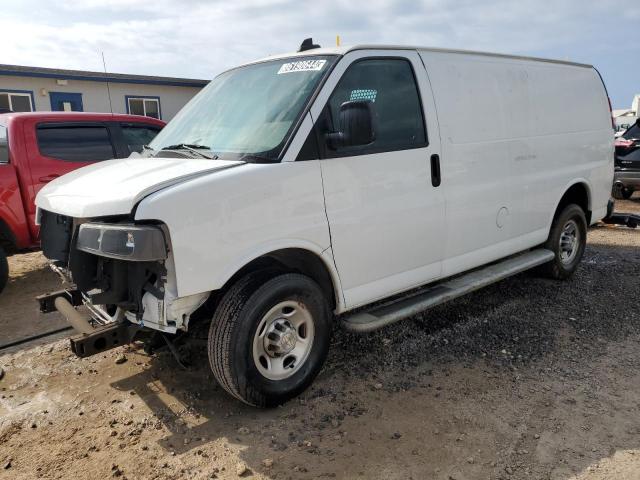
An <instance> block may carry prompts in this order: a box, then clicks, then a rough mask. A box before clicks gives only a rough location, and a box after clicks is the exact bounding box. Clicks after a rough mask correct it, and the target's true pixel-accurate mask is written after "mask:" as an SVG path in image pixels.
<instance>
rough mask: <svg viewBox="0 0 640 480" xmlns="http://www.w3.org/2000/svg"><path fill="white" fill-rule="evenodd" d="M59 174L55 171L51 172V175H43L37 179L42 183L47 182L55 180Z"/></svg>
mask: <svg viewBox="0 0 640 480" xmlns="http://www.w3.org/2000/svg"><path fill="white" fill-rule="evenodd" d="M59 176H60V175H58V174H57V173H52V174H51V175H45V176H44V177H40V178H39V179H38V180H39V181H40V182H42V183H49V182H50V181H52V180H55V179H56V178H58V177H59Z"/></svg>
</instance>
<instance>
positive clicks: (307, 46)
mask: <svg viewBox="0 0 640 480" xmlns="http://www.w3.org/2000/svg"><path fill="white" fill-rule="evenodd" d="M314 48H320V45H317V44H315V43H313V38H311V37H309V38H305V39H304V40H303V41H302V43H301V44H300V49H299V50H298V52H305V51H307V50H313V49H314Z"/></svg>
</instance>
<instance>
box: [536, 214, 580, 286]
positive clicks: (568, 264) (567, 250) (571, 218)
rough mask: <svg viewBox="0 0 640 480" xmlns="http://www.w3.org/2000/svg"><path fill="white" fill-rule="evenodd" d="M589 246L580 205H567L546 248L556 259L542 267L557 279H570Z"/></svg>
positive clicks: (553, 226) (559, 216)
mask: <svg viewBox="0 0 640 480" xmlns="http://www.w3.org/2000/svg"><path fill="white" fill-rule="evenodd" d="M586 244H587V220H586V218H585V215H584V211H583V210H582V208H580V207H579V206H578V205H575V204H569V205H567V206H566V207H565V208H564V209H563V210H562V211H561V212H560V214H559V215H558V216H557V217H556V218H555V219H554V221H553V224H552V225H551V231H550V233H549V238H548V239H547V242H546V243H545V245H544V248H546V249H548V250H551V251H552V252H553V253H554V254H555V257H554V259H553V260H552V261H550V262H549V263H547V264H545V265H543V266H542V270H543V272H544V273H545V274H546V275H547V276H549V277H551V278H556V279H565V278H568V277H570V276H571V275H572V274H573V272H575V270H576V268H578V264H579V263H580V260H582V256H583V255H584V249H585V247H586Z"/></svg>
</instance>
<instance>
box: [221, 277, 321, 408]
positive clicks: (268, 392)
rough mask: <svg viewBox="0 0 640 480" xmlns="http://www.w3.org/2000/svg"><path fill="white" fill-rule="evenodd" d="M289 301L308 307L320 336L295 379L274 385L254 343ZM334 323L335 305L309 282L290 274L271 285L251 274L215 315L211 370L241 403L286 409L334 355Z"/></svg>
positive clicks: (269, 281)
mask: <svg viewBox="0 0 640 480" xmlns="http://www.w3.org/2000/svg"><path fill="white" fill-rule="evenodd" d="M286 301H294V302H298V303H299V304H301V305H303V306H304V307H305V309H306V313H305V314H310V315H311V319H312V322H313V328H314V334H313V339H312V340H311V346H310V347H309V348H310V350H308V353H307V354H306V357H305V360H304V361H301V362H300V365H299V366H296V370H295V373H293V374H292V375H291V376H289V377H288V378H284V379H278V380H273V379H269V378H267V377H266V376H265V375H263V373H261V372H260V370H258V367H257V365H256V364H257V363H258V362H259V361H260V359H258V360H254V349H255V347H254V341H255V340H254V339H255V338H256V332H257V328H258V326H259V325H260V324H261V322H262V321H263V318H264V317H265V316H266V315H267V314H268V312H269V311H270V310H272V309H273V308H274V307H275V306H277V305H279V304H280V303H282V302H286ZM331 321H332V313H331V308H330V306H329V303H328V301H327V299H326V297H325V295H324V294H323V292H322V290H321V288H320V287H319V286H318V284H317V283H316V282H314V281H313V280H312V279H310V278H309V277H307V276H305V275H301V274H297V273H287V274H281V275H278V276H276V277H274V278H271V279H267V280H266V281H265V279H264V275H262V274H260V273H254V274H250V275H248V276H246V277H244V278H242V279H241V280H240V281H238V282H237V283H236V284H235V285H233V286H232V287H231V288H230V289H229V291H227V293H226V294H225V295H224V296H223V297H222V299H221V301H220V303H219V305H218V307H217V308H216V311H215V313H214V315H213V319H212V321H211V327H210V329H209V341H208V351H209V364H210V366H211V370H212V371H213V374H214V376H215V377H216V380H217V381H218V383H220V385H221V386H222V387H223V388H224V389H225V390H227V392H229V393H230V394H231V395H233V396H234V397H236V398H238V399H239V400H242V401H243V402H245V403H247V404H249V405H252V406H257V407H272V406H277V405H280V404H282V403H284V402H286V401H287V400H290V399H291V398H293V397H295V396H297V395H299V394H300V393H301V392H302V391H304V390H305V389H306V388H307V387H308V386H309V384H311V382H312V381H313V380H314V378H315V377H316V376H317V375H318V373H319V372H320V369H321V368H322V366H323V364H324V361H325V359H326V357H327V353H328V351H329V343H330V337H331ZM274 323H275V322H274ZM263 331H264V328H263V329H261V333H262V332H263ZM293 331H295V330H293ZM295 332H296V335H297V334H298V332H297V331H295ZM296 338H297V337H296ZM263 360H264V359H263ZM292 368H293V367H292Z"/></svg>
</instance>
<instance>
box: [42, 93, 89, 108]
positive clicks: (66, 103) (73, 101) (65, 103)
mask: <svg viewBox="0 0 640 480" xmlns="http://www.w3.org/2000/svg"><path fill="white" fill-rule="evenodd" d="M49 98H50V99H51V110H52V111H54V112H82V111H83V108H82V94H81V93H68V92H49Z"/></svg>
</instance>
